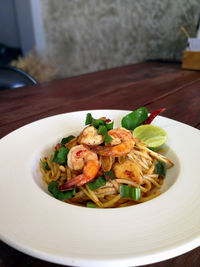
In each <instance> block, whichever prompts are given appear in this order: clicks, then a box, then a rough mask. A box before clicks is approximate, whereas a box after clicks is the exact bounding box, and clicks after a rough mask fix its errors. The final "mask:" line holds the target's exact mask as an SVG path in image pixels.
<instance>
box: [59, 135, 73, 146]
mask: <svg viewBox="0 0 200 267" xmlns="http://www.w3.org/2000/svg"><path fill="white" fill-rule="evenodd" d="M74 138H75V136H73V135H69V136H68V137H64V138H63V139H62V140H61V145H62V146H65V144H67V143H69V142H70V141H71V140H73V139H74Z"/></svg>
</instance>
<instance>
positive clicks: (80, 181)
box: [58, 174, 93, 191]
mask: <svg viewBox="0 0 200 267" xmlns="http://www.w3.org/2000/svg"><path fill="white" fill-rule="evenodd" d="M92 179H93V178H91V177H89V176H86V175H85V174H80V175H78V176H76V177H74V178H72V179H70V180H69V181H67V182H66V183H64V184H62V185H60V186H59V188H58V189H59V190H61V191H64V190H67V189H70V188H73V187H75V186H82V185H84V184H86V183H88V182H89V181H91V180H92Z"/></svg>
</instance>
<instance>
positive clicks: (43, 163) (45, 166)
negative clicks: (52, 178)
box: [40, 160, 50, 171]
mask: <svg viewBox="0 0 200 267" xmlns="http://www.w3.org/2000/svg"><path fill="white" fill-rule="evenodd" d="M40 161H41V163H42V166H43V167H44V168H45V169H46V170H47V171H49V170H50V167H49V165H48V163H47V162H46V161H42V160H40Z"/></svg>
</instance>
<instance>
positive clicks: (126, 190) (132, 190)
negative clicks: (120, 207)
mask: <svg viewBox="0 0 200 267" xmlns="http://www.w3.org/2000/svg"><path fill="white" fill-rule="evenodd" d="M120 196H121V197H124V198H126V197H130V198H132V199H133V200H140V198H141V189H140V187H137V188H136V187H131V186H128V185H121V186H120Z"/></svg>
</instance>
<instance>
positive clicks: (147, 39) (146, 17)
mask: <svg viewBox="0 0 200 267" xmlns="http://www.w3.org/2000/svg"><path fill="white" fill-rule="evenodd" d="M199 15H200V0H176V1H173V0H163V1H160V0H84V1H83V0H1V1H0V64H1V65H2V64H3V65H12V66H15V67H18V68H20V69H22V70H24V71H26V72H28V73H29V74H30V75H31V76H32V77H34V78H35V79H36V80H37V81H38V82H44V81H50V80H53V79H57V78H63V77H71V76H75V75H79V74H84V73H88V72H94V71H97V70H103V69H108V68H112V67H117V66H122V65H128V64H133V63H138V62H143V61H147V60H164V61H173V62H174V61H175V62H180V61H181V58H182V55H183V51H184V49H185V47H186V45H187V38H186V36H185V35H184V34H183V32H182V31H181V30H180V27H181V26H183V27H184V28H185V29H186V30H187V32H188V33H189V35H190V36H191V37H194V36H195V35H196V29H197V23H198V18H199Z"/></svg>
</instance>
